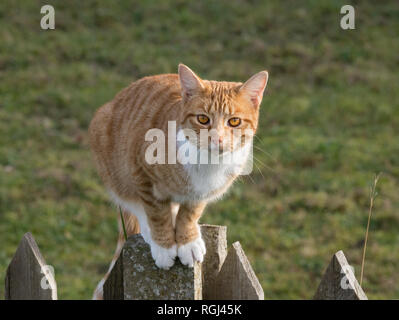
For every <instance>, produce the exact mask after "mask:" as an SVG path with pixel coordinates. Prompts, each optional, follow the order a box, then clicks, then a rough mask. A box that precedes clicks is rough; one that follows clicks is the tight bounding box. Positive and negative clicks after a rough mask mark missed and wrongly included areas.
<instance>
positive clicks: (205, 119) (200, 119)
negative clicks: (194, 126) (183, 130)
mask: <svg viewBox="0 0 399 320" xmlns="http://www.w3.org/2000/svg"><path fill="white" fill-rule="evenodd" d="M197 120H198V122H199V123H201V124H208V123H209V121H210V120H209V117H207V116H206V115H204V114H200V115H198V116H197Z"/></svg>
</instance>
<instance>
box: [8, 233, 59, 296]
mask: <svg viewBox="0 0 399 320" xmlns="http://www.w3.org/2000/svg"><path fill="white" fill-rule="evenodd" d="M5 299H6V300H56V299H57V284H56V282H55V279H54V276H53V274H52V273H51V272H50V269H49V266H48V265H47V264H46V262H45V260H44V258H43V256H42V255H41V253H40V251H39V248H38V246H37V244H36V242H35V240H34V239H33V236H32V234H30V233H26V234H25V235H24V236H23V238H22V240H21V242H20V243H19V246H18V249H17V251H16V252H15V254H14V257H13V258H12V260H11V262H10V264H9V266H8V268H7V273H6V280H5Z"/></svg>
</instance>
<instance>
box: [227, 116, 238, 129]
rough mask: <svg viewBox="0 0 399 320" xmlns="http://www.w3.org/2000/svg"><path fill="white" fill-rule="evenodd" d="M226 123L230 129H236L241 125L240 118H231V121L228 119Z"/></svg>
mask: <svg viewBox="0 0 399 320" xmlns="http://www.w3.org/2000/svg"><path fill="white" fill-rule="evenodd" d="M228 122H229V125H230V126H231V127H238V126H239V125H240V124H241V119H240V118H231V119H229V121H228Z"/></svg>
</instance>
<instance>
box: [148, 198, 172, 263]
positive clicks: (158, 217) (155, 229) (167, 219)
mask: <svg viewBox="0 0 399 320" xmlns="http://www.w3.org/2000/svg"><path fill="white" fill-rule="evenodd" d="M144 209H145V212H146V216H147V219H148V227H149V229H150V232H149V236H147V239H145V238H144V240H146V242H147V243H148V244H149V245H150V247H151V255H152V258H153V259H154V261H155V264H156V265H157V267H159V268H161V269H166V270H168V269H169V268H170V267H172V266H173V265H174V263H175V258H176V255H177V245H176V240H175V231H174V228H173V218H172V211H173V206H172V204H171V203H170V202H167V201H157V200H155V199H154V201H152V202H146V203H145V204H144Z"/></svg>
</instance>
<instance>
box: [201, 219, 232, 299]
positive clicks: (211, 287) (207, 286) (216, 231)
mask: <svg viewBox="0 0 399 320" xmlns="http://www.w3.org/2000/svg"><path fill="white" fill-rule="evenodd" d="M226 233H227V227H226V226H215V225H209V224H203V225H201V234H202V238H203V239H204V242H205V246H206V255H205V258H204V262H203V263H202V298H203V299H204V300H214V299H217V296H216V277H217V275H218V274H219V272H220V269H221V268H222V265H223V262H224V260H225V259H226V256H227V238H226Z"/></svg>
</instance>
